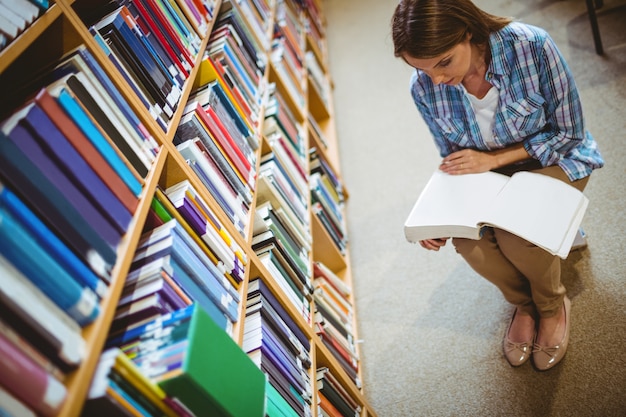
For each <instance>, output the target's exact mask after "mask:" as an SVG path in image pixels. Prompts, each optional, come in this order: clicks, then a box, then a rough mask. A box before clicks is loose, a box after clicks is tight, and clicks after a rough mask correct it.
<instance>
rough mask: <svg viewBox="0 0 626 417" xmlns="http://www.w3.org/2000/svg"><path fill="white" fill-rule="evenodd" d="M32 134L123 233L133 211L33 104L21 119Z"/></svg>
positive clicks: (48, 118) (37, 106)
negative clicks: (129, 209)
mask: <svg viewBox="0 0 626 417" xmlns="http://www.w3.org/2000/svg"><path fill="white" fill-rule="evenodd" d="M20 123H25V124H26V125H27V126H28V128H29V129H30V130H31V132H33V133H34V135H33V136H34V138H35V139H36V140H37V141H38V142H39V144H40V145H41V147H42V149H44V150H45V152H46V153H47V155H49V157H50V159H52V160H54V162H55V163H56V164H57V165H58V166H59V167H60V168H61V169H62V170H63V171H64V172H65V174H66V175H67V176H68V178H70V179H71V180H72V181H73V182H74V184H76V186H77V187H78V188H79V189H80V190H81V191H82V193H83V194H84V195H85V196H86V197H87V198H88V199H89V200H90V201H91V202H92V203H93V205H94V206H95V207H96V208H98V209H99V210H100V212H101V213H102V214H103V215H104V217H106V218H107V219H108V221H109V222H110V223H111V224H112V225H113V227H115V228H116V229H117V230H118V232H120V233H122V234H123V233H125V232H126V229H127V228H128V225H129V224H130V220H131V218H132V214H131V213H130V211H128V209H127V208H126V207H125V206H124V204H122V202H121V201H120V200H119V199H118V198H117V196H116V195H115V194H113V192H112V191H111V189H109V187H108V186H107V185H106V184H105V183H104V182H103V181H102V179H101V178H100V177H99V176H98V174H96V172H95V171H94V170H93V168H92V167H91V166H89V164H88V163H87V162H86V161H85V160H84V159H83V157H82V156H81V155H80V154H79V153H78V152H77V151H76V148H74V146H73V145H72V144H71V143H70V142H69V141H68V140H67V138H66V137H65V135H64V134H63V133H61V131H60V130H59V129H58V128H57V126H56V125H55V124H54V123H53V122H52V120H51V119H50V117H49V116H48V115H47V114H46V113H45V112H44V111H43V110H42V109H41V108H40V107H39V105H38V104H34V105H33V106H32V107H31V108H30V110H29V111H28V113H27V114H26V116H25V117H24V119H23V120H22V121H20Z"/></svg>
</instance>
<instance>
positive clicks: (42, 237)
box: [0, 182, 108, 297]
mask: <svg viewBox="0 0 626 417" xmlns="http://www.w3.org/2000/svg"><path fill="white" fill-rule="evenodd" d="M0 208H2V209H5V210H7V211H8V212H9V213H11V214H12V215H13V216H14V217H15V218H16V219H17V220H18V221H19V222H20V223H21V225H22V226H23V227H24V229H25V230H27V231H28V232H29V233H30V234H31V235H32V236H33V237H35V239H36V241H37V243H39V244H40V245H41V247H42V249H44V250H45V251H47V252H48V253H49V254H50V255H51V256H52V257H53V258H54V259H55V260H56V261H57V262H58V263H59V265H60V266H61V267H63V268H64V269H65V270H66V271H67V272H68V274H70V275H71V276H72V278H74V280H75V281H76V282H77V283H79V284H80V285H84V286H86V287H89V288H91V289H92V290H93V291H94V292H95V293H96V294H97V295H98V296H99V297H104V295H105V294H106V293H107V290H108V286H107V285H106V284H105V283H104V282H103V281H102V280H101V279H100V278H98V276H96V274H95V273H94V272H93V271H92V270H91V269H90V268H88V267H87V266H86V265H85V264H84V263H83V262H82V261H81V260H80V259H79V258H78V257H77V256H76V255H75V254H74V252H72V251H71V250H70V249H69V248H68V247H67V246H66V245H65V244H64V243H63V242H61V240H60V239H59V238H58V237H57V236H56V235H55V234H54V233H52V231H51V230H50V229H49V228H48V227H47V226H46V225H45V224H44V223H43V222H42V221H41V220H39V218H38V217H37V216H36V215H35V214H34V213H33V212H32V211H30V209H29V208H28V207H27V206H26V205H25V204H24V203H23V202H22V201H21V200H20V199H19V198H18V197H17V196H16V195H15V194H14V193H13V192H11V190H9V189H8V188H6V187H4V186H3V185H2V182H0Z"/></svg>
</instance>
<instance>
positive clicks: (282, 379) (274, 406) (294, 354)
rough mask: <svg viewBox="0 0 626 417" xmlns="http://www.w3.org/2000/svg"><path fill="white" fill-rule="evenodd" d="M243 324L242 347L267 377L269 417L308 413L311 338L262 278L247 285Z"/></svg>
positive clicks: (309, 406)
mask: <svg viewBox="0 0 626 417" xmlns="http://www.w3.org/2000/svg"><path fill="white" fill-rule="evenodd" d="M244 325H245V333H244V338H243V343H242V349H243V350H244V351H245V352H247V353H248V355H249V356H250V357H251V358H252V360H253V361H254V363H256V364H257V366H258V367H259V368H260V369H261V370H262V371H263V372H265V373H266V374H267V376H268V380H269V386H268V391H267V392H268V398H267V413H268V414H269V416H270V417H274V416H283V415H284V416H307V415H310V410H311V398H312V392H311V386H312V385H311V379H310V376H309V369H310V367H311V356H310V341H309V340H308V339H307V337H306V335H305V334H304V332H303V331H302V330H301V329H300V328H299V327H298V325H297V324H296V321H295V320H294V319H293V318H292V317H291V316H290V315H289V314H288V313H287V310H286V309H285V308H284V307H283V306H282V305H281V303H280V302H279V301H278V299H277V298H276V296H275V295H274V294H273V293H272V291H271V290H270V289H269V287H268V286H267V285H266V284H265V282H263V280H262V279H261V278H255V279H253V280H251V281H250V285H249V286H248V299H247V302H246V318H245V323H244Z"/></svg>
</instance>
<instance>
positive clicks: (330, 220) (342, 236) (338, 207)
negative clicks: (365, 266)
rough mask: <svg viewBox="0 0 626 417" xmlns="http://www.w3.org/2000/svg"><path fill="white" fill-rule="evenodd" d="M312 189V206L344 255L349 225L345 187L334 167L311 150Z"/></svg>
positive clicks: (315, 151) (314, 149)
mask: <svg viewBox="0 0 626 417" xmlns="http://www.w3.org/2000/svg"><path fill="white" fill-rule="evenodd" d="M310 154H311V164H310V170H311V175H310V188H311V206H312V211H313V213H315V215H316V216H317V218H318V219H319V221H320V222H321V223H322V225H323V226H324V228H325V229H326V231H327V232H328V235H329V236H330V237H331V239H332V241H333V242H334V243H335V245H336V246H337V249H339V251H340V252H341V253H342V254H344V253H345V250H346V246H347V244H348V236H347V232H346V231H347V225H346V220H345V217H344V204H345V197H344V193H343V186H342V184H341V182H340V181H339V180H338V176H337V175H336V174H335V172H334V170H333V168H332V166H331V165H330V164H328V163H327V162H326V161H325V160H324V159H323V158H322V157H321V155H320V153H319V152H317V150H316V148H311V151H310Z"/></svg>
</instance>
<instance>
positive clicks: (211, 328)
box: [159, 305, 266, 417]
mask: <svg viewBox="0 0 626 417" xmlns="http://www.w3.org/2000/svg"><path fill="white" fill-rule="evenodd" d="M187 338H188V340H189V344H188V347H187V352H186V353H185V357H184V359H183V363H182V369H181V371H182V372H181V373H180V374H178V375H176V376H174V377H172V378H169V379H167V380H162V381H160V382H159V386H160V387H161V388H162V389H163V390H164V391H165V392H166V393H167V394H169V395H170V396H173V397H177V398H178V399H179V400H180V401H181V402H182V403H183V404H185V406H187V407H188V408H189V409H190V410H191V411H192V412H194V413H195V414H196V415H198V416H209V415H210V416H219V417H222V416H223V417H263V416H264V415H265V385H266V376H265V374H264V373H263V372H262V371H261V370H260V369H259V368H258V367H257V366H256V365H255V364H254V362H252V360H251V359H250V358H249V357H248V355H247V354H246V353H245V352H244V351H243V350H242V349H241V347H240V346H239V345H237V343H235V342H234V341H233V340H232V339H231V337H230V336H229V335H228V334H227V333H226V332H224V330H222V329H221V328H220V327H219V326H218V325H217V324H215V323H214V322H213V320H212V319H211V318H210V317H209V315H208V314H207V313H206V312H205V311H204V310H203V309H202V308H200V307H199V306H197V305H196V307H195V309H194V312H193V315H192V317H191V323H190V325H189V333H188V335H187Z"/></svg>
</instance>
